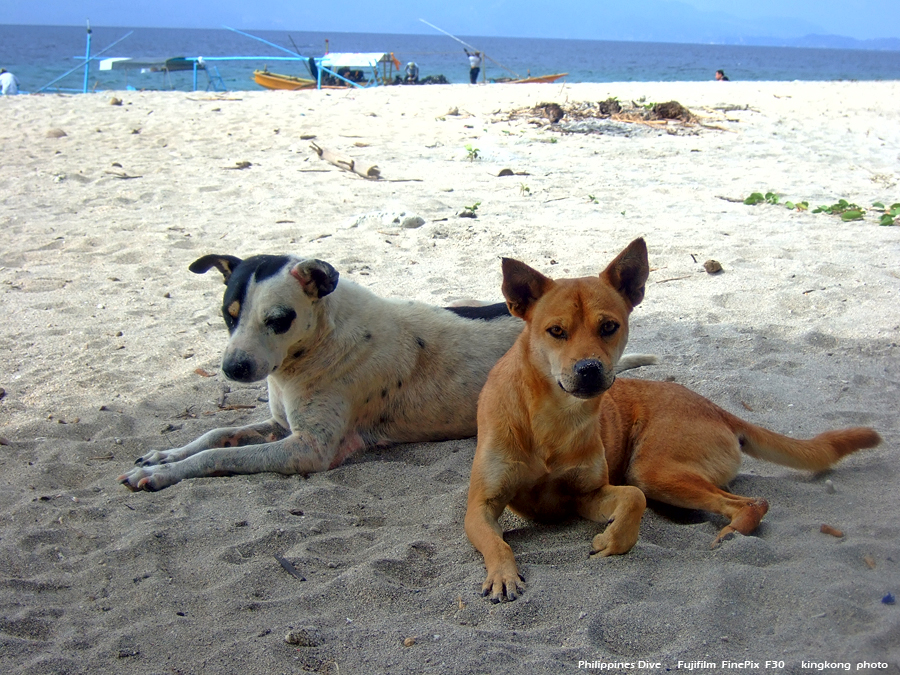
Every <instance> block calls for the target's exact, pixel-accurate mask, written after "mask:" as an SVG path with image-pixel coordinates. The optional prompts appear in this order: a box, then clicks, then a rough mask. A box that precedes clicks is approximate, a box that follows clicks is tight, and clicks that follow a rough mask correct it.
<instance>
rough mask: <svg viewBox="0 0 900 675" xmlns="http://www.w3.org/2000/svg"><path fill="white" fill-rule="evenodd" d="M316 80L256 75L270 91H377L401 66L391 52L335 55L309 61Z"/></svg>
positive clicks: (275, 74) (391, 78) (255, 71)
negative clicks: (366, 89) (352, 88)
mask: <svg viewBox="0 0 900 675" xmlns="http://www.w3.org/2000/svg"><path fill="white" fill-rule="evenodd" d="M308 67H309V70H310V73H311V74H312V76H313V79H309V78H305V77H297V76H295V75H283V74H281V73H272V72H269V70H268V68H265V69H263V70H254V71H253V80H254V81H255V82H256V84H258V85H259V86H261V87H265V88H266V89H290V90H294V91H296V90H299V89H334V88H344V87H375V86H378V85H380V84H390V83H392V82H393V78H394V69H397V70H399V69H400V62H399V61H398V60H397V58H396V57H395V56H394V54H393V53H391V52H365V53H360V52H331V53H329V54H325V56H320V57H313V58H310V59H308Z"/></svg>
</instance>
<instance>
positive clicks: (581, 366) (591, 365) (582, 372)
mask: <svg viewBox="0 0 900 675" xmlns="http://www.w3.org/2000/svg"><path fill="white" fill-rule="evenodd" d="M572 372H573V373H574V374H575V384H576V389H577V390H578V392H579V393H582V394H591V393H593V394H596V393H599V392H600V390H601V389H603V383H604V378H603V364H601V363H600V362H599V361H598V360H597V359H581V361H577V362H576V363H575V365H574V366H572Z"/></svg>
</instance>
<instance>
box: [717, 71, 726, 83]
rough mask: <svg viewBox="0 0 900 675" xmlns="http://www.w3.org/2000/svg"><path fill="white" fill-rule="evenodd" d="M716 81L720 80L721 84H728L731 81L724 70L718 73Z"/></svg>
mask: <svg viewBox="0 0 900 675" xmlns="http://www.w3.org/2000/svg"><path fill="white" fill-rule="evenodd" d="M716 80H718V81H719V82H728V81H729V80H728V76H727V75H726V74H725V71H724V70H717V71H716Z"/></svg>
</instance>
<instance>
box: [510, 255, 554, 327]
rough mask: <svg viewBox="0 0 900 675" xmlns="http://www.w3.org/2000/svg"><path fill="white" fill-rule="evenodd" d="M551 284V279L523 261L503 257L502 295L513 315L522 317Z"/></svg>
mask: <svg viewBox="0 0 900 675" xmlns="http://www.w3.org/2000/svg"><path fill="white" fill-rule="evenodd" d="M552 284H553V280H552V279H550V278H548V277H545V276H544V275H543V274H541V273H540V272H538V271H537V270H534V269H532V268H530V267H529V266H528V265H526V264H525V263H523V262H519V261H518V260H513V259H512V258H503V287H502V290H503V297H504V298H506V306H507V307H509V311H510V313H511V314H512V315H513V316H517V317H519V318H520V319H524V318H525V315H526V314H527V313H528V310H529V308H530V307H531V306H532V305H533V304H534V303H535V302H536V301H537V299H538V298H540V297H541V296H542V295H543V294H544V293H546V292H547V289H548V288H550V286H551V285H552Z"/></svg>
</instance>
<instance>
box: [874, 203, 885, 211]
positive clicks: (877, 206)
mask: <svg viewBox="0 0 900 675" xmlns="http://www.w3.org/2000/svg"><path fill="white" fill-rule="evenodd" d="M872 208H873V209H881V210H882V211H884V204H882V203H881V202H872Z"/></svg>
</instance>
